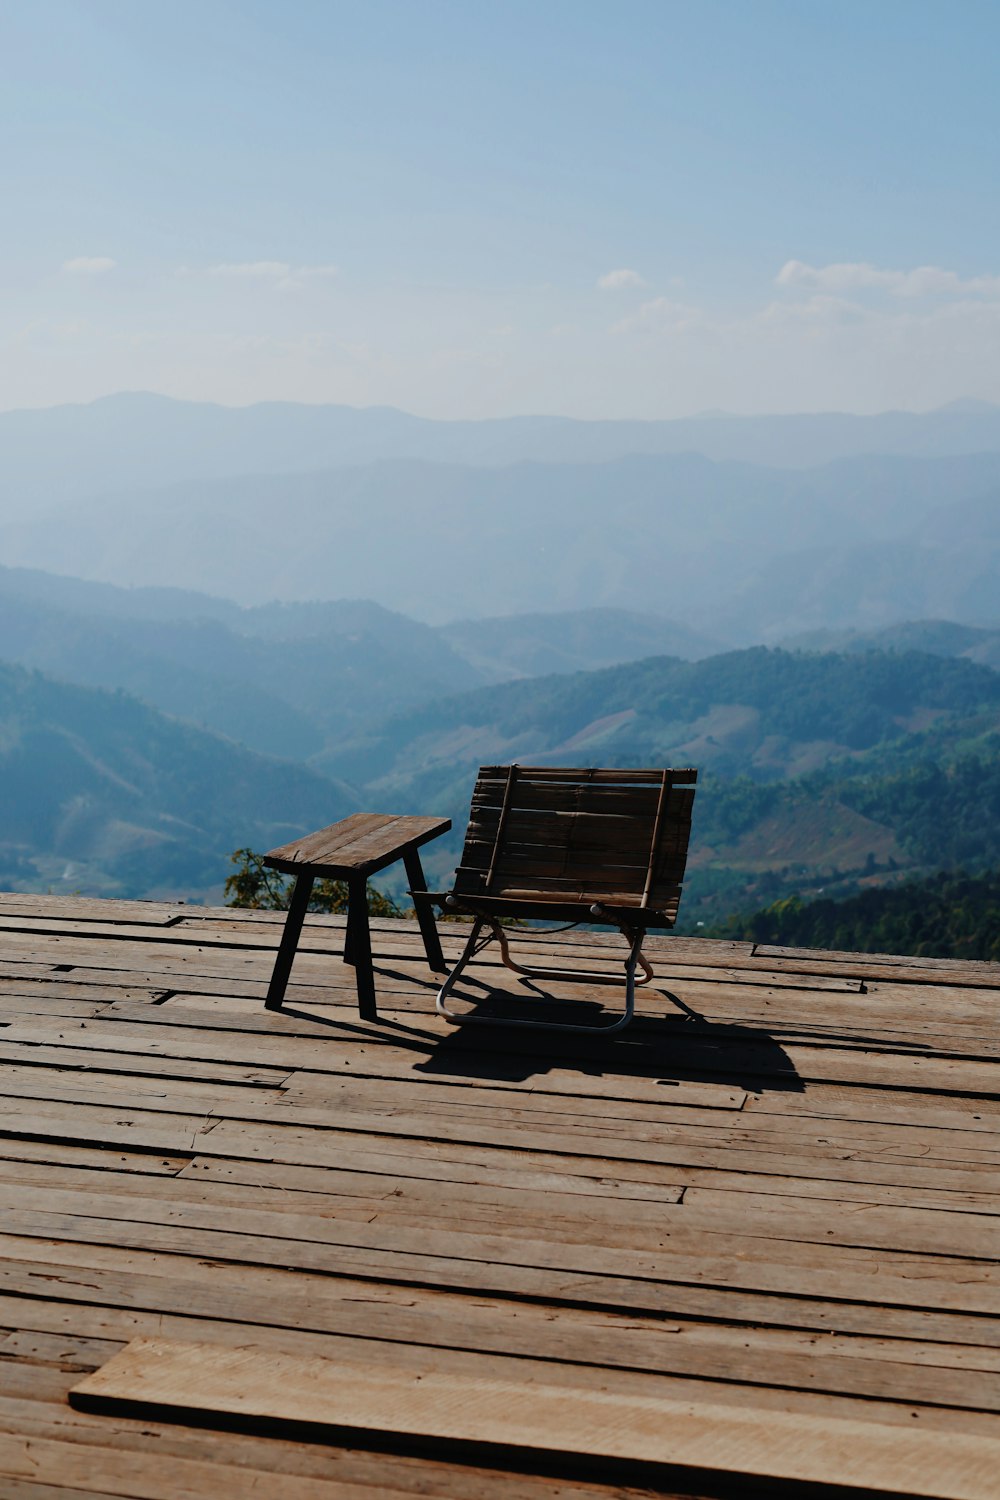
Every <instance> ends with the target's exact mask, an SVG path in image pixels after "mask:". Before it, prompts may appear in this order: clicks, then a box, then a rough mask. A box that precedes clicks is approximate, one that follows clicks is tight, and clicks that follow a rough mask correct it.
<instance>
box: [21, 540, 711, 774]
mask: <svg viewBox="0 0 1000 1500" xmlns="http://www.w3.org/2000/svg"><path fill="white" fill-rule="evenodd" d="M715 645H716V643H714V642H711V641H708V640H706V639H705V638H703V637H699V636H697V635H696V634H695V633H694V632H693V631H690V630H687V629H685V627H683V626H681V625H677V624H674V623H672V622H671V621H669V620H661V619H658V618H657V617H656V616H653V615H640V614H638V613H634V612H633V613H626V612H624V611H614V610H585V611H581V612H579V613H576V614H571V615H560V614H543V615H536V616H525V617H523V618H522V617H517V616H515V617H510V618H505V619H501V620H480V621H470V622H465V623H459V624H456V625H454V626H449V627H441V628H438V629H433V628H432V627H430V626H428V625H422V624H420V623H419V622H418V621H416V620H413V619H409V618H407V617H406V616H404V615H400V614H396V613H394V612H392V611H390V610H386V609H384V608H383V607H382V606H380V605H377V604H373V603H371V602H370V601H367V600H361V599H354V600H350V599H348V600H333V601H328V602H306V603H301V604H280V603H272V604H266V605H258V606H256V607H252V608H242V607H241V606H239V605H237V604H233V603H231V602H230V601H228V600H224V599H218V598H214V597H212V596H210V595H202V594H194V593H191V592H190V591H181V590H170V589H134V590H131V589H120V588H116V587H114V586H113V585H110V584H99V583H84V582H82V581H81V580H79V579H73V578H60V577H58V576H54V575H50V574H45V573H39V572H35V571H30V570H20V569H15V568H0V656H3V657H6V658H7V660H9V661H14V662H18V663H20V664H21V665H22V666H26V667H32V668H36V669H38V670H41V671H44V672H46V673H49V674H52V675H53V676H55V677H58V678H62V679H64V680H67V681H71V682H76V683H80V684H82V685H85V686H89V687H105V688H123V689H125V690H126V691H127V692H129V693H133V694H135V695H136V696H137V697H139V698H141V699H143V700H144V701H145V702H147V703H149V704H151V705H152V706H153V707H155V708H158V709H160V710H161V711H163V712H166V713H169V714H173V715H176V716H177V717H179V718H182V719H187V720H189V721H192V722H194V723H196V724H199V725H201V726H203V727H205V728H208V729H212V730H214V731H215V732H216V733H220V734H224V735H227V736H229V737H230V738H231V739H233V740H237V741H239V742H241V743H243V744H245V745H247V746H248V747H249V748H251V749H254V750H257V751H260V752H262V753H264V754H269V755H279V756H283V757H284V758H286V759H290V760H305V759H307V758H308V757H309V756H311V755H315V754H317V753H319V752H321V751H322V750H324V749H325V748H326V746H327V744H328V742H329V741H331V740H337V739H342V738H344V736H345V735H347V734H349V733H351V732H352V731H354V730H356V729H357V727H358V726H359V725H361V724H364V723H367V722H370V721H373V720H376V719H383V718H385V717H386V715H388V714H390V713H393V712H396V711H398V710H400V709H403V708H405V707H407V706H410V705H413V704H415V703H425V702H427V701H430V700H434V699H436V698H441V697H445V696H447V695H448V694H450V693H454V692H456V691H460V690H461V689H463V688H472V687H475V686H478V685H480V684H483V683H491V682H498V681H503V680H505V679H509V678H517V677H522V676H525V675H530V674H534V673H538V672H539V671H552V670H559V671H578V670H580V669H581V668H594V667H600V666H605V665H608V664H610V663H612V662H619V661H621V662H624V661H628V660H631V659H634V658H635V657H637V656H645V655H648V654H649V653H651V652H656V651H665V650H668V649H669V650H673V651H675V652H677V653H678V654H682V653H683V654H684V655H685V656H686V657H694V656H697V655H707V654H709V653H710V652H711V651H712V650H713V648H714V647H715Z"/></svg>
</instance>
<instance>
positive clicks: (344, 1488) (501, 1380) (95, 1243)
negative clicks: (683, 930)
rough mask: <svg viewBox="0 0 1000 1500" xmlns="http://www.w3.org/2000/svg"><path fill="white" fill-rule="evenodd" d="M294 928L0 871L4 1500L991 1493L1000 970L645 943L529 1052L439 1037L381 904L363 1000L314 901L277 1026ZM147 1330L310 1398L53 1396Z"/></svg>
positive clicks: (521, 1045) (592, 941) (415, 969)
mask: <svg viewBox="0 0 1000 1500" xmlns="http://www.w3.org/2000/svg"><path fill="white" fill-rule="evenodd" d="M280 921H281V919H280V917H279V916H273V915H269V914H266V913H249V912H247V913H240V912H231V911H207V910H203V909H200V908H188V907H184V906H167V905H154V904H146V903H125V902H100V901H92V900H82V899H57V898H43V897H27V896H16V895H5V896H0V928H2V940H0V1062H2V1066H3V1070H4V1085H5V1086H4V1089H3V1093H2V1102H0V1110H2V1114H3V1119H2V1122H0V1123H2V1127H3V1142H2V1153H0V1154H2V1170H0V1195H2V1210H3V1212H2V1218H0V1280H2V1285H0V1355H2V1359H0V1497H2V1500H66V1497H69V1496H88V1497H90V1500H95V1497H96V1500H108V1497H111V1496H114V1497H136V1500H139V1497H142V1500H230V1497H231V1500H236V1497H240V1500H243V1497H246V1496H248V1495H251V1494H252V1495H254V1496H258V1495H259V1496H260V1497H262V1500H333V1497H351V1500H354V1497H358V1500H376V1497H380V1496H390V1497H396V1496H398V1497H403V1496H407V1497H412V1500H416V1497H418V1496H420V1497H425V1496H447V1497H450V1500H501V1497H502V1500H522V1497H523V1500H555V1497H557V1496H558V1497H559V1500H599V1497H610V1496H612V1495H614V1496H619V1497H623V1496H627V1497H638V1496H639V1495H648V1494H658V1495H682V1494H683V1495H697V1496H728V1495H733V1496H735V1495H739V1496H749V1495H757V1496H778V1495H784V1494H786V1493H788V1494H800V1493H801V1494H812V1493H813V1492H814V1491H813V1487H814V1486H818V1485H820V1484H821V1483H822V1482H823V1481H825V1482H827V1483H828V1484H830V1485H832V1486H833V1487H834V1492H840V1491H841V1490H842V1489H844V1491H845V1493H846V1488H845V1487H849V1488H850V1490H851V1492H852V1493H857V1492H858V1491H859V1490H860V1491H864V1490H865V1489H867V1490H868V1491H875V1492H891V1493H896V1494H899V1493H902V1494H926V1495H937V1496H955V1497H970V1500H971V1497H977V1500H986V1497H993V1496H995V1495H996V1494H997V1493H998V1492H1000V1479H998V1475H1000V1319H998V1316H997V1313H998V1310H1000V1298H998V1285H997V1281H998V1277H997V1268H996V1257H997V1247H998V1235H997V1227H998V1225H1000V1218H998V1215H1000V1172H998V1165H1000V1028H998V1016H1000V968H998V967H992V968H991V967H988V966H986V965H977V964H959V963H943V962H942V963H936V962H931V961H928V960H924V961H919V960H910V959H902V958H888V957H871V956H868V957H862V956H857V955H854V956H851V955H845V954H829V953H815V952H812V953H808V952H807V953H803V952H791V951H787V950H781V949H767V950H758V951H756V952H753V951H752V950H751V948H750V946H749V945H748V944H741V943H721V942H707V941H692V940H686V939H679V938H678V939H670V938H664V939H654V940H653V941H651V942H650V944H649V951H650V954H651V956H653V957H654V961H655V963H656V968H657V974H658V976H659V977H658V981H657V987H656V990H655V992H650V991H640V997H641V998H640V1001H639V1007H640V1011H641V1013H642V1020H640V1021H639V1022H637V1023H636V1025H635V1026H634V1027H633V1028H632V1029H631V1030H629V1031H627V1032H625V1033H624V1034H623V1035H622V1036H621V1037H619V1038H617V1039H615V1040H613V1041H606V1042H603V1043H601V1042H594V1041H591V1040H590V1039H576V1038H572V1037H569V1038H567V1037H565V1036H563V1037H561V1038H560V1037H553V1038H552V1039H551V1040H546V1039H545V1038H544V1037H541V1038H540V1037H539V1036H538V1035H532V1034H528V1035H527V1036H526V1035H525V1034H521V1033H517V1032H503V1031H499V1030H491V1029H486V1028H483V1029H479V1028H471V1029H467V1030H466V1031H464V1032H456V1031H454V1030H453V1029H451V1028H449V1027H447V1026H446V1025H445V1024H444V1023H441V1022H438V1021H437V1020H436V1019H435V1018H434V1017H433V1014H432V1007H433V995H434V987H435V981H434V980H433V978H432V976H431V975H430V974H429V973H428V971H427V969H426V966H425V963H424V961H423V958H422V950H421V945H420V938H419V934H418V932H417V929H416V927H415V926H414V925H411V924H409V923H402V922H380V923H375V924H374V928H373V938H374V944H375V963H376V970H377V976H376V977H377V980H378V990H379V1000H380V1005H381V1007H382V1011H383V1018H382V1022H381V1024H379V1025H373V1024H367V1023H363V1022H361V1021H359V1019H358V1016H357V1010H356V1002H355V991H354V979H353V973H352V971H351V970H350V969H348V968H346V967H345V966H344V965H343V963H342V962H341V960H340V957H339V946H340V944H341V942H342V939H343V927H342V924H341V922H340V921H339V920H338V919H335V918H315V919H309V921H308V923H307V926H306V929H305V931H304V934H303V940H302V945H301V948H300V952H299V956H298V958H297V959H296V963H295V967H294V969H293V973H292V983H291V986H290V988H289V992H288V1000H287V1002H286V1011H285V1012H284V1013H282V1014H277V1015H271V1014H267V1013H266V1012H265V1010H264V1008H263V1003H262V1002H263V996H264V994H265V991H266V988H267V981H268V977H269V974H270V968H271V965H272V963H273V957H274V951H275V948H276V945H277V940H278V935H279V930H280ZM460 931H461V930H460V929H457V928H445V929H444V933H445V947H446V951H447V952H450V953H454V952H456V951H457V944H458V941H459V937H460ZM537 947H538V948H539V949H540V950H541V953H540V956H541V954H543V953H544V952H545V951H546V950H547V951H549V952H550V953H555V952H558V954H559V955H560V957H565V956H566V955H570V954H571V955H572V956H573V959H574V962H575V964H576V965H577V966H578V967H583V968H589V967H590V966H591V965H593V966H594V967H595V971H596V969H597V968H599V966H600V964H601V963H602V962H606V961H607V956H608V954H609V953H611V954H612V955H613V957H614V958H615V960H616V961H618V960H619V959H620V953H619V947H620V943H618V942H617V940H616V942H610V941H609V940H607V939H604V938H599V937H596V936H590V935H585V934H584V935H575V934H573V935H566V936H565V937H558V938H551V939H548V940H547V941H546V942H545V943H541V944H538V945H537ZM477 975H478V976H479V977H480V978H483V977H490V978H493V979H496V980H497V981H498V982H502V981H501V980H500V976H501V975H504V976H505V978H506V979H507V980H508V981H511V982H510V984H509V985H508V988H511V989H512V990H513V991H514V992H516V991H517V988H518V987H517V985H516V984H514V983H513V980H512V976H509V975H507V974H506V971H503V970H496V969H490V970H489V971H487V970H486V968H485V966H481V967H480V968H478V969H474V970H472V971H471V979H470V982H469V984H467V985H465V986H464V987H463V989H464V993H465V994H467V995H469V996H470V997H471V998H472V999H473V1001H474V1002H475V1001H476V1000H477V996H478V1003H479V1004H483V1003H484V1002H483V1000H482V993H481V991H478V990H477V989H476V986H475V983H474V981H475V979H476V977H477ZM567 992H569V991H568V987H564V988H563V990H561V991H560V993H567ZM571 993H572V995H574V996H575V997H577V998H578V999H582V1000H584V1001H585V1002H589V1003H590V1004H592V1005H596V1003H597V1002H598V1001H599V1000H600V999H602V998H605V997H607V998H609V999H613V998H617V997H615V996H614V995H613V992H608V991H606V990H601V989H600V988H598V987H597V985H596V983H595V986H594V987H590V986H587V987H581V986H577V987H576V988H575V989H573V990H572V991H571ZM672 996H673V997H676V998H677V999H678V1000H680V1001H682V1002H683V1006H684V1007H686V1008H687V1010H686V1011H685V1010H684V1009H681V1008H679V1007H678V1005H677V1004H676V1003H675V1001H674V1000H673V999H672V998H671V997H672ZM137 1337H139V1338H155V1339H166V1340H170V1341H178V1342H179V1343H181V1344H195V1345H199V1346H205V1345H208V1346H214V1348H215V1350H216V1352H217V1353H218V1354H219V1356H220V1357H222V1356H223V1355H224V1352H225V1351H224V1350H222V1349H220V1348H219V1346H225V1349H227V1350H230V1351H232V1350H233V1349H234V1348H236V1347H238V1346H248V1345H249V1346H253V1347H254V1349H255V1350H256V1351H258V1352H257V1355H255V1356H254V1361H251V1364H250V1365H249V1366H248V1368H249V1369H250V1370H251V1371H256V1372H257V1375H256V1376H255V1377H253V1378H257V1379H258V1382H259V1384H260V1385H261V1387H262V1388H263V1389H264V1390H265V1392H266V1389H267V1388H268V1386H270V1387H271V1388H272V1389H273V1391H274V1393H275V1400H276V1404H277V1406H278V1407H280V1408H281V1409H280V1410H276V1413H275V1415H276V1416H277V1417H284V1418H287V1417H288V1416H289V1415H290V1414H291V1413H292V1412H295V1411H299V1410H300V1411H301V1415H302V1417H303V1418H304V1419H305V1418H308V1419H309V1420H310V1421H311V1422H313V1423H314V1424H316V1425H314V1426H310V1427H308V1428H301V1427H296V1426H287V1425H282V1424H281V1423H280V1422H278V1423H277V1424H273V1425H272V1424H267V1423H262V1422H261V1421H260V1420H259V1419H254V1420H253V1421H244V1422H242V1423H241V1422H239V1421H235V1422H231V1423H229V1424H228V1425H225V1426H222V1425H221V1419H217V1418H211V1417H210V1418H208V1419H206V1422H207V1425H201V1426H199V1425H197V1424H196V1422H195V1419H194V1417H193V1416H191V1417H190V1418H189V1419H187V1420H177V1419H175V1420H166V1419H164V1418H162V1417H160V1416H151V1415H149V1414H148V1413H146V1412H143V1411H136V1412H134V1413H132V1414H119V1413H114V1414H103V1415H100V1414H93V1413H88V1412H84V1411H78V1410H75V1409H74V1408H72V1407H71V1406H70V1404H69V1402H68V1399H67V1397H68V1392H69V1390H70V1388H71V1387H72V1386H73V1385H75V1384H76V1383H77V1382H78V1381H79V1380H80V1379H81V1377H82V1375H84V1374H85V1373H86V1372H88V1371H92V1370H95V1369H97V1368H98V1367H101V1366H103V1365H105V1364H106V1363H107V1361H109V1360H110V1359H111V1358H112V1356H114V1355H115V1354H117V1353H118V1351H120V1350H121V1349H122V1348H123V1347H124V1346H125V1345H126V1344H127V1343H129V1341H131V1340H133V1339H135V1338H137ZM277 1356H280V1359H279V1358H277ZM315 1359H320V1360H324V1361H327V1362H328V1363H327V1364H326V1365H325V1366H324V1367H323V1368H325V1369H326V1370H327V1371H328V1372H329V1374H330V1385H329V1388H330V1390H331V1391H332V1392H333V1394H332V1395H331V1397H330V1401H329V1404H330V1408H331V1410H330V1412H329V1416H328V1417H327V1418H325V1419H322V1420H320V1421H319V1422H318V1423H317V1422H316V1411H315V1409H314V1408H315V1406H316V1399H313V1400H312V1402H311V1404H310V1400H309V1399H308V1397H309V1392H310V1390H311V1391H312V1392H313V1395H314V1397H315V1394H316V1392H319V1391H321V1390H326V1389H327V1386H326V1385H324V1384H323V1382H322V1381H320V1382H319V1383H316V1382H313V1383H312V1385H310V1384H309V1379H308V1369H307V1368H306V1366H307V1365H308V1362H309V1361H312V1360H315ZM223 1362H224V1360H223ZM300 1367H301V1368H300ZM303 1370H306V1374H305V1376H303V1375H302V1371H303ZM282 1372H284V1373H282ZM300 1377H301V1379H300ZM296 1380H299V1385H298V1386H297V1385H296V1384H295V1382H296ZM338 1380H339V1381H340V1386H341V1387H343V1386H344V1384H345V1381H346V1382H347V1383H348V1384H349V1385H350V1386H351V1389H350V1390H349V1391H347V1392H346V1393H344V1392H343V1391H342V1394H341V1396H338V1395H337V1389H338V1387H337V1381H338ZM303 1381H304V1384H303ZM421 1382H423V1384H421ZM300 1387H301V1388H302V1389H303V1390H304V1392H305V1394H304V1396H303V1400H302V1405H301V1408H300V1407H299V1406H298V1405H297V1398H294V1399H293V1397H294V1392H295V1391H296V1390H298V1389H300ZM415 1392H419V1399H418V1396H417V1395H415V1394H414V1393H415ZM279 1397H281V1398H283V1404H282V1401H281V1400H278V1398H279ZM355 1398H356V1399H355ZM341 1400H343V1401H344V1406H343V1409H341V1407H340V1405H339V1404H338V1403H339V1401H341ZM366 1401H369V1405H370V1403H371V1402H372V1401H374V1402H375V1403H376V1404H377V1403H378V1402H379V1401H384V1403H385V1406H384V1409H385V1413H386V1419H385V1420H386V1423H387V1424H388V1425H389V1426H392V1425H395V1426H396V1428H397V1431H396V1433H395V1434H393V1433H391V1432H389V1433H385V1432H383V1433H379V1432H375V1431H367V1432H360V1433H359V1432H358V1431H357V1430H356V1429H357V1428H359V1427H365V1426H366V1425H368V1426H369V1427H370V1426H372V1425H378V1424H372V1423H366V1421H365V1420H364V1419H363V1417H359V1416H358V1415H357V1412H358V1411H363V1410H365V1409H367V1408H365V1402H366ZM414 1402H415V1403H416V1405H414V1404H413V1403H414ZM477 1402H478V1403H479V1404H478V1406H477V1405H476V1403H477ZM408 1403H409V1405H408ZM421 1403H422V1404H421ZM477 1410H478V1411H480V1412H481V1413H482V1423H483V1425H482V1436H483V1437H484V1438H486V1439H488V1440H489V1445H488V1446H485V1445H480V1444H477V1443H475V1442H473V1441H471V1440H470V1438H469V1436H468V1431H469V1430H471V1431H473V1432H475V1433H476V1435H477V1436H478V1435H479V1433H478V1430H477V1429H475V1427H473V1428H472V1429H469V1428H468V1423H469V1422H470V1421H471V1418H470V1416H469V1413H470V1412H475V1411H477ZM407 1412H409V1416H406V1413H407ZM414 1412H417V1413H422V1414H423V1415H421V1416H419V1420H418V1418H417V1417H415V1416H414ZM338 1419H339V1421H340V1424H341V1426H340V1428H339V1430H338V1429H337V1427H336V1424H337V1423H338ZM407 1422H409V1423H410V1426H411V1427H416V1430H417V1431H418V1432H419V1431H423V1432H425V1433H430V1436H426V1437H425V1438H424V1439H423V1440H420V1439H419V1438H415V1437H413V1436H412V1434H411V1435H409V1436H407V1434H406V1427H407ZM463 1422H464V1423H465V1424H466V1425H465V1427H463ZM421 1423H423V1424H424V1425H423V1426H421ZM345 1426H346V1427H348V1428H351V1429H353V1430H351V1431H345V1430H344V1429H345ZM435 1431H437V1433H438V1435H437V1436H436V1437H435V1436H434V1433H435ZM606 1432H608V1433H610V1434H611V1436H610V1437H607V1438H606V1437H605V1436H602V1434H605V1433H606ZM539 1434H541V1436H539ZM616 1443H617V1444H618V1447H617V1448H616V1446H615V1444H616ZM630 1454H631V1455H632V1457H630V1456H629V1455H630Z"/></svg>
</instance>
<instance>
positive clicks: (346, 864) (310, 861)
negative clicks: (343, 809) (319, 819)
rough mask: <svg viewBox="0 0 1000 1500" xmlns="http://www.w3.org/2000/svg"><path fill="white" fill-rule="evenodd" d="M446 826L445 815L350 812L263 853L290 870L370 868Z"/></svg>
mask: <svg viewBox="0 0 1000 1500" xmlns="http://www.w3.org/2000/svg"><path fill="white" fill-rule="evenodd" d="M450 828H451V820H450V819H449V818H428V817H413V816H409V815H407V816H401V815H391V814H384V813H351V815H350V816H349V817H347V818H343V819H341V821H340V822H339V823H331V824H330V825H329V827H327V828H320V829H318V830H317V831H316V832H315V833H309V834H306V836H305V837H304V838H301V839H295V840H293V842H292V843H290V844H282V845H281V846H280V847H279V848H277V849H271V850H270V851H269V852H268V853H267V854H266V855H265V856H264V859H265V863H266V864H268V865H271V866H272V867H273V868H275V869H280V870H290V871H292V872H293V873H294V872H296V871H298V870H301V869H306V868H315V869H316V871H317V872H318V873H320V874H322V873H324V872H327V871H329V872H330V873H333V874H335V875H336V874H339V873H347V872H350V871H359V872H361V873H362V874H365V873H368V874H374V873H375V872H376V871H377V870H380V869H382V868H384V867H385V866H386V865H387V864H393V863H395V862H396V861H397V860H400V859H402V857H403V855H404V854H405V853H406V851H407V850H409V849H416V848H419V847H420V846H421V845H422V844H426V843H427V842H428V841H429V840H430V839H434V838H437V837H438V836H439V835H440V834H443V833H447V832H448V830H449V829H450Z"/></svg>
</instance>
